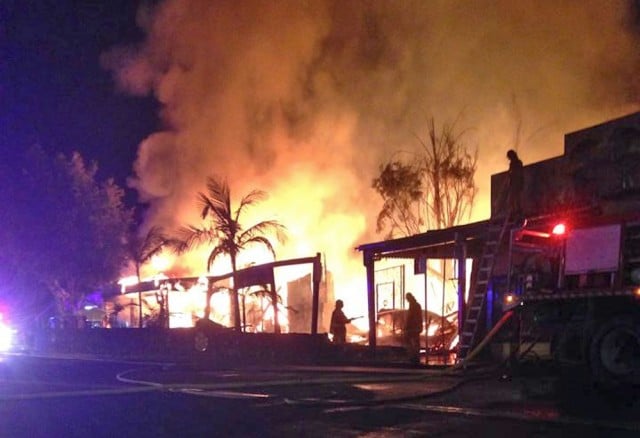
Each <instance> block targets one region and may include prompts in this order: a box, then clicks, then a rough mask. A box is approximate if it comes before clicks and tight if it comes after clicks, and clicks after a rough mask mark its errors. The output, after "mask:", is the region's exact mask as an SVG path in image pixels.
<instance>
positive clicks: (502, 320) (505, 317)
mask: <svg viewBox="0 0 640 438" xmlns="http://www.w3.org/2000/svg"><path fill="white" fill-rule="evenodd" d="M512 316H513V310H509V311H508V312H506V313H505V314H504V315H502V318H500V321H498V323H497V324H496V325H495V326H493V328H492V329H491V331H489V333H488V334H487V336H485V337H484V339H483V340H482V341H481V342H480V343H479V344H478V345H477V346H476V348H474V349H473V350H472V351H471V352H470V353H469V354H468V355H467V357H465V358H464V359H463V360H462V361H461V362H458V363H457V364H456V365H455V366H454V369H459V368H464V367H465V366H466V365H467V364H468V363H469V362H470V361H471V360H472V359H473V358H474V357H476V356H477V355H478V354H479V353H480V352H481V351H482V349H483V348H484V347H485V346H486V345H487V344H488V343H489V341H491V339H493V337H494V336H495V335H496V333H498V331H500V329H501V328H502V326H503V325H504V324H505V323H506V322H507V321H508V320H509V318H511V317H512Z"/></svg>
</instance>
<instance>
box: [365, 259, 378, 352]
mask: <svg viewBox="0 0 640 438" xmlns="http://www.w3.org/2000/svg"><path fill="white" fill-rule="evenodd" d="M363 258H364V260H363V262H364V266H365V268H366V269H367V304H368V311H369V312H368V315H369V349H370V350H371V351H372V352H374V354H375V350H376V302H375V301H376V297H375V286H374V283H375V271H374V264H375V262H374V259H373V254H370V253H368V252H367V251H365V252H364V254H363Z"/></svg>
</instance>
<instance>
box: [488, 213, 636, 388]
mask: <svg viewBox="0 0 640 438" xmlns="http://www.w3.org/2000/svg"><path fill="white" fill-rule="evenodd" d="M502 256H503V258H504V257H506V260H502V263H500V262H498V263H499V264H498V266H496V268H495V270H494V287H493V289H492V291H491V292H492V293H493V294H495V296H499V298H500V299H499V300H494V301H493V302H494V303H499V305H500V306H501V307H502V309H501V310H502V311H505V310H510V309H515V311H516V314H515V315H516V321H517V322H516V324H514V327H515V330H514V333H512V335H513V336H518V337H519V338H520V339H526V340H528V341H530V342H537V341H542V342H548V343H549V346H550V352H551V354H552V356H553V359H554V360H555V361H556V362H558V364H559V365H561V366H563V367H568V366H583V367H586V368H587V369H588V370H589V371H590V374H591V376H592V377H593V379H594V381H595V382H597V383H598V384H600V385H603V386H606V387H611V386H616V385H621V384H625V385H626V384H633V385H637V384H640V218H639V217H620V216H616V217H606V216H601V215H599V214H598V213H597V212H579V213H578V212H574V214H573V215H570V214H567V215H564V217H552V218H549V217H546V218H542V219H539V220H538V221H536V222H534V223H527V224H526V225H525V226H523V227H516V228H513V229H511V230H510V236H509V238H508V248H507V251H506V252H505V253H503V254H502ZM496 310H497V309H496ZM496 313H500V312H499V310H498V311H497V312H496Z"/></svg>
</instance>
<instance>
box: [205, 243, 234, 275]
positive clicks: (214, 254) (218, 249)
mask: <svg viewBox="0 0 640 438" xmlns="http://www.w3.org/2000/svg"><path fill="white" fill-rule="evenodd" d="M228 254H229V252H228V250H227V248H226V246H224V245H218V246H215V247H214V248H213V249H212V250H211V252H210V253H209V257H208V258H207V270H209V269H211V266H212V265H213V263H214V262H215V261H216V259H217V258H218V257H220V256H224V255H228Z"/></svg>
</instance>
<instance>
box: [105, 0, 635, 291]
mask: <svg viewBox="0 0 640 438" xmlns="http://www.w3.org/2000/svg"><path fill="white" fill-rule="evenodd" d="M633 13H634V11H633V10H632V7H631V6H630V4H629V3H628V2H625V1H608V2H602V1H596V0H583V1H580V2H576V1H572V0H553V1H540V0H520V1H516V2H514V1H512V0H502V1H495V0H475V1H467V2H453V1H447V0H431V1H424V0H415V1H412V0H403V1H376V0H367V1H365V0H362V1H356V0H353V1H348V2H345V1H340V0H309V1H302V0H277V1H273V0H264V1H258V0H256V1H253V0H244V1H235V0H225V1H222V0H217V1H212V0H165V1H164V2H161V3H160V4H159V5H158V6H156V7H155V8H153V9H149V8H146V9H143V10H141V11H140V16H139V22H140V25H141V26H142V27H143V28H144V29H145V31H146V34H147V38H146V40H145V41H144V43H143V44H142V45H141V46H140V47H136V48H116V49H113V50H112V51H111V52H110V53H107V54H105V56H104V61H105V64H106V65H107V66H110V67H111V68H113V69H114V71H115V73H116V76H117V79H118V83H119V85H120V87H121V88H122V89H123V90H125V91H127V92H131V93H138V94H144V93H153V95H154V96H155V97H156V98H157V99H158V101H159V102H160V103H161V104H162V114H161V117H162V120H163V121H164V126H165V128H164V129H163V130H162V131H160V132H157V133H155V134H153V135H151V136H150V137H149V138H147V139H146V140H145V141H144V142H142V144H141V145H140V148H139V152H138V158H137V161H136V162H135V166H134V172H135V175H134V177H133V178H132V182H133V185H134V186H135V187H136V188H137V190H138V191H139V193H140V196H141V198H143V199H145V200H148V201H150V202H151V204H152V206H153V215H152V217H151V219H150V220H151V221H152V222H154V223H155V224H159V225H164V226H167V227H174V226H177V225H181V224H185V223H195V222H196V221H197V211H196V208H195V194H196V193H197V191H199V190H202V189H203V187H204V182H205V178H206V176H208V175H211V174H217V175H223V176H226V177H227V178H228V180H229V183H230V185H231V189H232V194H235V195H236V196H240V195H243V194H245V193H247V192H248V191H249V190H250V189H252V188H259V189H263V190H266V191H267V192H269V194H270V200H269V202H268V203H266V204H264V206H263V208H262V209H261V210H260V211H259V212H257V213H258V215H259V216H260V217H261V218H263V219H265V218H272V217H274V216H276V217H277V218H278V219H279V220H280V221H281V222H282V223H284V224H285V225H286V226H287V227H288V228H289V234H290V244H289V245H287V246H286V247H285V248H282V249H281V254H280V256H281V257H291V256H308V255H312V254H314V253H315V252H325V253H327V262H328V265H329V268H330V269H333V270H334V271H338V276H339V271H340V270H341V269H348V265H346V263H347V262H346V261H347V260H350V261H351V262H353V260H355V266H358V267H361V264H360V263H361V262H360V259H359V254H356V253H354V251H353V247H354V246H356V245H357V244H359V243H366V242H370V241H373V240H378V239H379V238H380V236H377V235H375V233H374V230H375V218H376V215H377V213H378V210H379V208H380V205H381V202H380V199H379V198H378V195H377V194H376V193H375V192H374V191H373V189H371V180H372V179H373V178H374V177H375V176H376V172H377V170H378V165H379V164H381V163H382V162H383V161H384V160H386V159H388V158H390V157H391V156H392V155H393V153H394V152H395V151H398V150H412V149H415V148H416V147H417V146H418V142H417V140H416V135H417V136H423V137H424V135H425V133H426V122H427V121H428V119H429V118H430V117H432V116H433V117H435V120H436V124H438V123H442V122H450V121H452V120H453V119H455V118H459V122H458V126H459V127H460V128H461V129H468V131H467V134H466V136H465V137H464V139H465V142H466V143H467V144H468V145H469V146H470V147H476V146H477V147H478V148H479V160H480V163H479V168H478V173H477V175H476V180H477V183H478V185H479V186H480V189H481V191H480V194H479V199H478V204H477V207H476V209H475V215H474V218H475V219H481V218H484V217H487V216H488V208H487V206H488V202H487V200H488V196H489V185H488V184H489V176H490V174H491V173H495V172H497V171H501V170H503V169H504V168H505V167H506V165H507V163H506V160H505V158H504V153H505V151H506V150H507V149H509V148H511V147H517V148H518V150H519V154H520V156H521V157H522V159H523V160H524V161H525V164H526V163H530V162H533V161H537V160H540V159H544V158H548V157H551V156H555V155H559V154H561V153H562V145H563V135H564V133H566V132H569V131H572V130H577V129H581V128H583V127H587V126H589V125H590V124H595V123H599V122H601V121H604V120H606V119H608V118H612V117H615V116H619V115H622V114H625V113H627V112H630V111H632V110H633V109H635V108H636V104H637V92H638V90H639V89H640V87H639V86H638V83H637V81H636V71H637V67H638V65H639V61H640V51H639V50H638V48H637V47H638V46H637V44H638V41H639V38H638V35H637V34H636V33H635V29H634V28H633V23H632V21H631V20H632V18H633ZM249 221H251V219H249ZM353 266H354V265H351V267H353ZM198 268H199V269H200V268H201V267H200V266H199V267H198ZM361 272H362V271H359V273H360V275H361ZM338 281H339V280H338ZM338 286H339V285H338Z"/></svg>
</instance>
